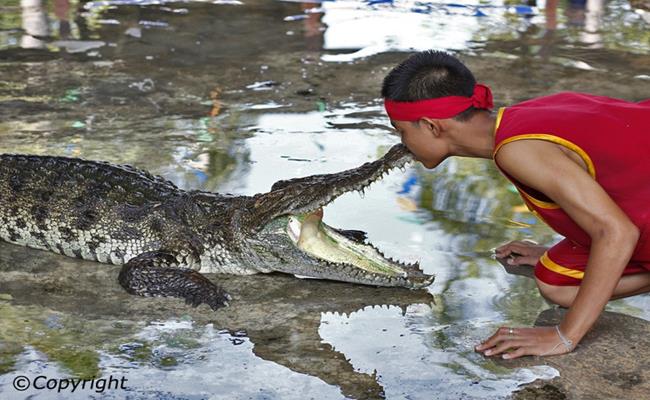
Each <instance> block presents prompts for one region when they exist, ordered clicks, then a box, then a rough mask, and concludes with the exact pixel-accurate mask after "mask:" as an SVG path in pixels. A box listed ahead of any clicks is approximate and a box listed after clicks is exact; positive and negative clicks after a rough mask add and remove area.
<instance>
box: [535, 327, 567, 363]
mask: <svg viewBox="0 0 650 400" xmlns="http://www.w3.org/2000/svg"><path fill="white" fill-rule="evenodd" d="M555 331H556V332H557V335H558V336H559V337H560V343H558V344H556V345H555V346H553V348H552V349H551V350H549V351H547V352H546V353H542V354H540V356H547V355H549V354H551V353H553V352H554V351H555V349H557V347H558V346H559V345H561V344H563V345H564V347H565V348H566V350H567V352H569V353H570V352H571V350H573V341H572V340H570V339H568V338H567V337H566V336H564V335H563V334H562V332H561V331H560V325H555Z"/></svg>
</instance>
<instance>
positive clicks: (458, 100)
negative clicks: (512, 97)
mask: <svg viewBox="0 0 650 400" xmlns="http://www.w3.org/2000/svg"><path fill="white" fill-rule="evenodd" d="M470 106H474V107H475V108H486V109H492V107H493V106H494V104H493V103H492V91H491V90H490V88H489V87H487V86H485V85H483V84H480V83H477V84H476V86H474V93H473V94H472V97H464V96H447V97H439V98H437V99H426V100H418V101H393V100H389V99H386V100H384V107H385V108H386V113H388V117H389V118H390V119H392V120H395V121H418V120H420V118H422V117H428V118H437V119H445V118H451V117H453V116H455V115H458V114H459V113H461V112H463V111H465V110H466V109H468V108H469V107H470Z"/></svg>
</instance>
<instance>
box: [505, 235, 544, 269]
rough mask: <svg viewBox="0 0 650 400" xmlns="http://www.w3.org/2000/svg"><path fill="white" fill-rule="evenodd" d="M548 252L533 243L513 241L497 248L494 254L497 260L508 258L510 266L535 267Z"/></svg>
mask: <svg viewBox="0 0 650 400" xmlns="http://www.w3.org/2000/svg"><path fill="white" fill-rule="evenodd" d="M546 250H548V247H546V246H540V245H538V244H536V243H534V242H532V241H525V240H513V241H512V242H510V243H507V244H504V245H502V246H499V247H497V248H496V249H495V250H494V254H495V255H496V257H497V258H507V259H508V261H507V263H508V264H509V265H533V266H534V265H535V264H537V261H538V260H539V258H540V257H541V256H542V254H544V252H545V251H546Z"/></svg>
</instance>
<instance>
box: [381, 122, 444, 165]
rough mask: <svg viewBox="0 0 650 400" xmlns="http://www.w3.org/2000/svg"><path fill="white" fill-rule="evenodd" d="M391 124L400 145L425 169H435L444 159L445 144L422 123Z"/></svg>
mask: <svg viewBox="0 0 650 400" xmlns="http://www.w3.org/2000/svg"><path fill="white" fill-rule="evenodd" d="M391 124H392V125H393V127H395V130H396V131H397V132H398V133H399V135H400V137H401V138H402V143H403V144H404V146H406V148H408V149H409V150H410V151H411V153H413V155H414V156H415V159H416V160H418V161H419V162H421V163H422V164H423V165H424V166H425V167H427V168H435V167H437V166H438V164H440V163H441V162H442V161H443V160H444V159H445V158H446V152H445V148H446V146H445V145H446V144H445V143H444V139H443V138H442V137H440V135H435V134H434V132H433V130H432V129H431V128H430V127H428V126H427V125H426V124H425V123H423V122H422V121H420V122H410V121H394V120H391Z"/></svg>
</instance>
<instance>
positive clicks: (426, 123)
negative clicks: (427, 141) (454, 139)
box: [420, 117, 443, 138]
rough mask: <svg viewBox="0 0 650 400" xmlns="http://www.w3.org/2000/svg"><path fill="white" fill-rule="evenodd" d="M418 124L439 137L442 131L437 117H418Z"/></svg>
mask: <svg viewBox="0 0 650 400" xmlns="http://www.w3.org/2000/svg"><path fill="white" fill-rule="evenodd" d="M420 124H422V126H423V127H424V128H425V129H426V130H427V131H429V132H431V134H432V135H433V136H435V137H437V138H438V137H440V135H441V134H442V131H443V126H442V123H440V120H439V119H433V118H429V117H422V118H420Z"/></svg>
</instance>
